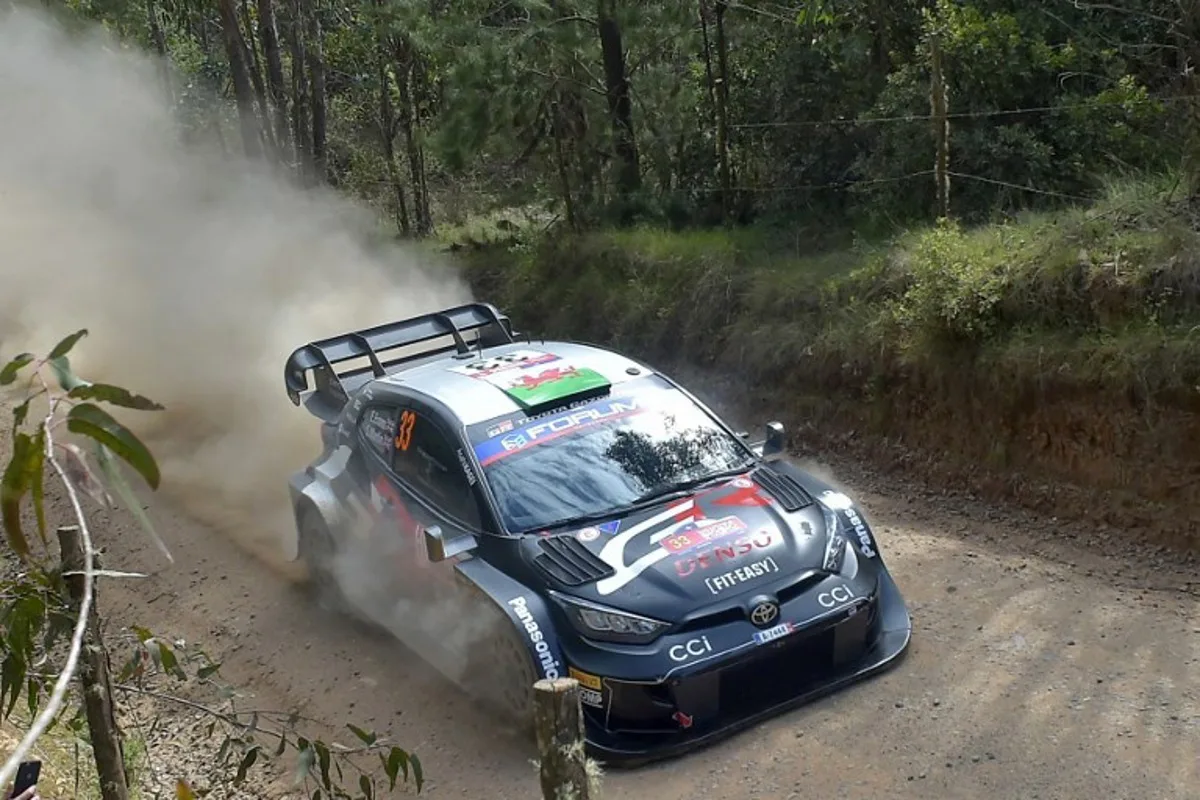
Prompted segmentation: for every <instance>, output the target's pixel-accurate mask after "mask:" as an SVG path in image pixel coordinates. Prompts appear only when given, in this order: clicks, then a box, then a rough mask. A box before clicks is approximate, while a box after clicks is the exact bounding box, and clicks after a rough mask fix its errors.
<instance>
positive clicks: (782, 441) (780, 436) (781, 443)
mask: <svg viewBox="0 0 1200 800" xmlns="http://www.w3.org/2000/svg"><path fill="white" fill-rule="evenodd" d="M786 449H787V431H785V430H784V428H783V423H782V422H768V423H767V440H766V441H765V442H763V449H762V454H763V458H769V457H771V456H777V455H781V454H782V453H783V451H784V450H786Z"/></svg>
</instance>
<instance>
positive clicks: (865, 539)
mask: <svg viewBox="0 0 1200 800" xmlns="http://www.w3.org/2000/svg"><path fill="white" fill-rule="evenodd" d="M846 518H847V519H849V520H850V524H851V525H853V526H854V535H855V536H857V537H858V543H859V545H861V549H862V554H863V555H864V556H866V557H867V558H874V557H875V550H874V549H873V548H872V547H871V534H869V533H867V526H866V525H864V524H863V521H862V518H861V517H859V516H858V514H856V513H854V509H853V508H848V509H846Z"/></svg>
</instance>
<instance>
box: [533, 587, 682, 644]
mask: <svg viewBox="0 0 1200 800" xmlns="http://www.w3.org/2000/svg"><path fill="white" fill-rule="evenodd" d="M550 596H551V597H552V598H554V601H555V602H557V603H558V605H559V606H561V607H562V609H563V611H565V612H566V614H567V616H568V617H569V618H570V620H571V624H572V625H574V626H575V628H576V630H578V631H579V633H580V634H582V635H584V636H586V637H588V638H589V639H597V640H600V641H605V642H617V643H620V644H649V643H650V642H652V641H654V640H655V639H657V638H658V637H659V636H661V635H662V634H663V631H665V630H667V628H669V627H671V626H670V625H669V624H668V623H666V622H663V621H661V620H657V619H651V618H650V617H643V616H639V615H638V614H630V613H629V612H628V611H618V610H617V609H615V608H609V607H608V606H602V605H599V604H597V603H589V602H587V601H585V600H580V599H578V598H575V597H567V596H566V595H562V594H559V593H558V592H550Z"/></svg>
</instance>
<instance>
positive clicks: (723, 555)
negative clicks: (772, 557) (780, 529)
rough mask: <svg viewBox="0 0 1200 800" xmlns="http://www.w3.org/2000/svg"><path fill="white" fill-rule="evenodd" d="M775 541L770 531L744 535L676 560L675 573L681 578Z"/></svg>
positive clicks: (739, 556) (767, 545)
mask: <svg viewBox="0 0 1200 800" xmlns="http://www.w3.org/2000/svg"><path fill="white" fill-rule="evenodd" d="M706 533H707V531H706ZM774 542H775V537H773V536H772V535H771V534H769V533H760V534H759V535H757V536H755V537H754V538H750V537H749V536H742V537H740V538H738V539H735V540H734V541H733V543H732V544H730V545H724V546H721V547H714V548H713V549H712V550H709V551H708V552H705V553H700V554H699V555H696V556H688V557H687V558H681V559H679V560H678V561H676V562H675V573H676V574H677V575H678V576H679V577H681V578H686V577H687V576H688V575H691V574H692V573H693V572H695V571H696V570H698V569H708V568H709V567H711V566H713V565H714V564H721V563H724V562H726V561H733V560H735V559H738V558H741V557H742V556H744V555H746V554H747V553H749V552H751V551H752V550H755V549H765V548H767V547H770V546H771V545H772V544H774Z"/></svg>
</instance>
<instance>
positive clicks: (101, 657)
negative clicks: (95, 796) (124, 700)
mask: <svg viewBox="0 0 1200 800" xmlns="http://www.w3.org/2000/svg"><path fill="white" fill-rule="evenodd" d="M58 545H59V549H60V550H61V553H62V568H63V572H64V573H65V572H80V573H81V572H83V567H84V558H83V542H82V541H80V538H79V528H78V526H75V525H70V526H66V527H62V528H59V529H58ZM63 580H64V581H65V582H66V584H67V591H68V592H70V594H71V601H72V605H73V607H74V609H75V611H76V612H77V613H78V611H79V607H80V605H81V604H82V603H83V575H68V576H67V577H65V578H63ZM99 620H100V618H99V615H97V614H96V603H95V586H94V584H93V595H92V608H91V612H90V613H89V614H88V621H87V636H86V638H85V639H84V643H83V653H82V654H81V658H80V665H79V682H80V684H82V686H83V703H84V708H85V709H86V711H87V722H88V733H89V734H90V736H91V740H92V753H93V755H94V757H95V760H96V773H97V775H98V776H99V778H100V796H101V797H102V798H103V800H129V783H128V781H127V780H126V776H125V754H124V751H123V749H122V746H121V730H120V728H118V727H117V715H116V707H115V705H114V703H113V695H112V681H111V679H110V677H109V673H108V652H107V651H106V650H105V649H104V642H103V641H101V639H100V621H99Z"/></svg>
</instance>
